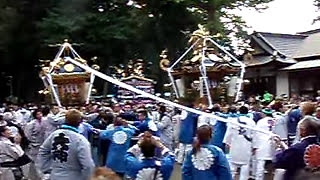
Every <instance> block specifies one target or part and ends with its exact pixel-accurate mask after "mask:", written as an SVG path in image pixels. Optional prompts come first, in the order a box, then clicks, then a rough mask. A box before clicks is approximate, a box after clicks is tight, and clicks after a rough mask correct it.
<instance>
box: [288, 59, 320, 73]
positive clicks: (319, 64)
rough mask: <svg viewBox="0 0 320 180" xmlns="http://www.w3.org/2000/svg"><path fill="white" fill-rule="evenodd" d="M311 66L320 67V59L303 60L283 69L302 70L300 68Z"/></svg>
mask: <svg viewBox="0 0 320 180" xmlns="http://www.w3.org/2000/svg"><path fill="white" fill-rule="evenodd" d="M309 68H320V60H319V59H317V60H309V61H301V62H298V63H296V64H293V65H291V66H288V67H286V68H283V69H282V70H287V71H289V70H300V69H309Z"/></svg>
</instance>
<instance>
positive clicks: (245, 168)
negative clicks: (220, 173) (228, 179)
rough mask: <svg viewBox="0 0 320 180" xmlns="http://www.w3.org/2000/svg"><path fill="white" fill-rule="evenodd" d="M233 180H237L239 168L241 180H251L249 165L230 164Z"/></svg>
mask: <svg viewBox="0 0 320 180" xmlns="http://www.w3.org/2000/svg"><path fill="white" fill-rule="evenodd" d="M230 165H231V173H232V179H235V176H236V174H237V170H238V168H240V175H239V180H248V179H249V164H236V163H232V162H231V163H230Z"/></svg>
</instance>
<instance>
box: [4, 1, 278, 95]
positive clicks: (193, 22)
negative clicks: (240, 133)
mask: <svg viewBox="0 0 320 180" xmlns="http://www.w3.org/2000/svg"><path fill="white" fill-rule="evenodd" d="M270 1H272V0H126V1H125V0H42V1H39V0H38V1H29V0H19V1H14V0H2V1H0V20H1V21H0V22H1V24H0V37H2V39H1V41H0V58H1V61H0V63H1V72H3V73H2V75H1V78H2V80H1V83H0V84H1V87H0V88H4V89H8V85H7V80H6V78H7V77H8V76H13V86H14V90H15V91H14V95H16V96H18V97H21V98H23V99H25V100H27V101H30V100H32V99H33V98H34V96H35V95H36V92H37V90H39V88H40V87H41V81H40V79H38V75H37V74H38V71H39V69H37V68H36V65H37V64H38V60H39V59H52V58H53V57H54V55H55V52H56V51H57V49H54V48H50V47H48V44H55V43H61V41H63V39H66V38H67V39H69V40H70V41H71V42H76V43H81V44H82V46H79V47H76V49H77V50H78V51H79V53H80V54H81V55H82V56H83V57H84V58H85V59H90V58H91V57H93V56H97V57H98V58H99V61H98V63H99V65H100V66H101V71H104V72H108V71H107V70H108V67H109V66H110V65H114V64H119V63H126V62H127V61H128V60H130V59H135V58H142V59H144V60H146V61H150V62H153V66H154V68H153V69H154V71H152V74H151V76H152V77H154V78H155V79H156V80H157V81H158V82H159V84H160V86H161V85H162V83H163V81H164V78H159V77H160V76H161V75H163V74H162V73H163V72H161V70H160V69H159V68H158V64H159V63H158V62H159V54H160V52H161V51H162V50H163V49H165V48H168V50H169V56H170V57H171V58H172V59H174V58H176V57H178V56H179V55H181V53H182V52H183V51H184V50H185V47H186V45H187V39H188V35H189V33H191V32H192V31H194V30H195V29H197V25H198V24H204V25H205V26H206V27H207V28H208V29H209V30H210V32H211V33H212V34H219V36H217V37H218V40H219V42H220V43H221V44H223V45H224V46H229V47H230V48H232V46H231V43H230V42H231V41H230V38H231V36H233V37H237V38H239V40H245V39H246V38H247V33H246V31H245V30H244V28H245V27H246V25H245V22H244V21H243V19H242V18H241V17H240V16H238V15H236V14H234V13H232V10H234V9H242V8H256V9H265V8H266V7H267V3H269V2H270ZM99 8H100V9H99ZM18 64H19V65H18ZM162 77H165V76H162ZM26 84H30V86H28V87H27V88H23V86H25V85H26ZM101 89H102V85H100V86H99V85H98V90H100V92H101ZM2 96H3V97H1V98H4V96H8V92H7V93H4V94H3V95H2Z"/></svg>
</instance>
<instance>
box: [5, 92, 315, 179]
mask: <svg viewBox="0 0 320 180" xmlns="http://www.w3.org/2000/svg"><path fill="white" fill-rule="evenodd" d="M319 105H320V104H319V103H318V102H312V101H304V102H298V101H294V102H291V101H290V100H283V99H276V100H274V101H270V102H267V103H266V102H262V103H261V102H259V101H256V100H255V99H254V98H250V99H249V100H248V101H246V102H239V103H237V104H234V105H224V106H221V105H219V104H214V105H213V106H212V107H208V106H206V105H203V104H197V105H193V104H186V106H187V107H191V108H195V109H198V110H200V111H203V112H206V113H210V114H213V115H215V117H217V118H213V117H212V116H207V115H205V114H200V115H199V114H195V113H191V112H187V111H185V110H182V109H178V108H174V107H170V106H167V105H165V104H161V103H158V104H153V105H151V104H148V105H135V104H131V103H124V104H119V103H115V104H112V105H110V104H104V103H94V102H92V103H90V104H88V105H85V106H72V107H58V106H56V105H51V106H46V105H42V106H36V105H33V104H27V105H20V106H19V105H15V104H5V103H4V104H3V105H2V107H1V109H0V113H1V115H0V180H20V179H29V180H40V179H52V180H64V179H65V180H67V179H68V180H69V179H79V180H87V179H92V180H109V179H110V180H113V179H115V180H118V179H137V180H160V179H161V180H162V179H163V180H168V179H170V177H171V175H172V172H173V170H174V166H176V167H178V168H180V165H181V178H182V179H183V180H194V179H201V180H206V179H208V180H228V179H230V180H231V179H239V180H248V179H256V180H263V179H268V180H272V179H275V180H281V179H284V180H295V179H305V180H307V179H312V178H315V179H318V178H320V176H319V169H320V158H319V157H320V156H319V154H320V146H319V136H320V106H319ZM221 119H223V120H225V121H221ZM317 155H318V156H317Z"/></svg>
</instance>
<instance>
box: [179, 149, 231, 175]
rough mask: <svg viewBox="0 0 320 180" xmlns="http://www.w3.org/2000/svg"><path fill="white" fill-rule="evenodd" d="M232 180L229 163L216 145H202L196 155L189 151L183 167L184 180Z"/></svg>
mask: <svg viewBox="0 0 320 180" xmlns="http://www.w3.org/2000/svg"><path fill="white" fill-rule="evenodd" d="M195 179H197V180H200V179H201V180H231V179H232V177H231V173H230V167H229V163H228V161H227V158H226V156H225V154H224V153H223V151H222V150H221V149H220V148H218V147H216V146H214V145H202V146H201V148H200V151H199V152H197V153H196V154H195V153H194V152H193V150H191V151H189V152H188V154H187V157H186V160H185V161H184V163H183V166H182V180H195Z"/></svg>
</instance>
